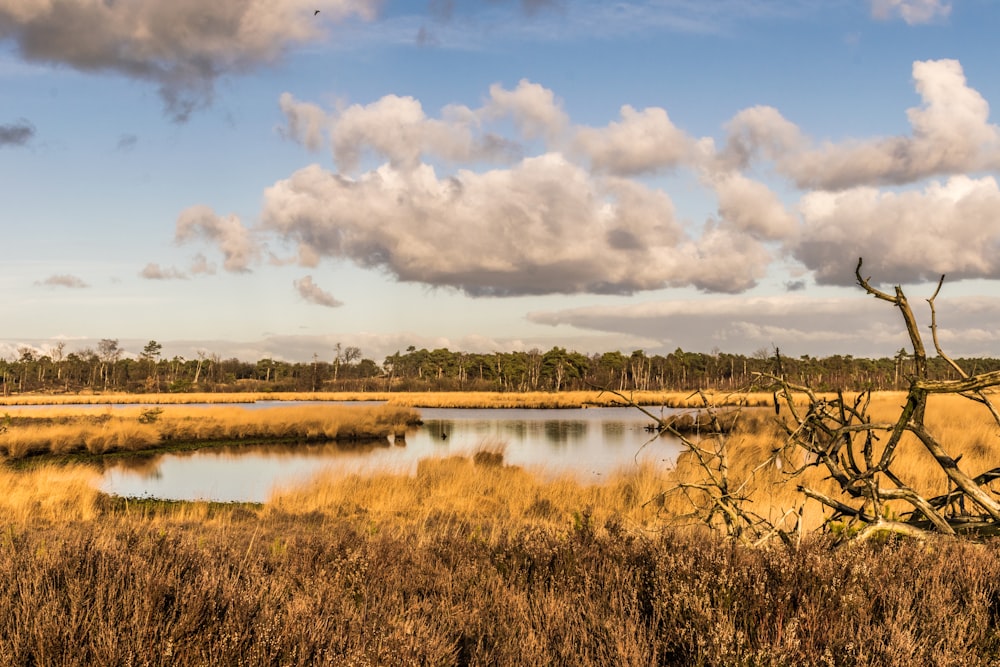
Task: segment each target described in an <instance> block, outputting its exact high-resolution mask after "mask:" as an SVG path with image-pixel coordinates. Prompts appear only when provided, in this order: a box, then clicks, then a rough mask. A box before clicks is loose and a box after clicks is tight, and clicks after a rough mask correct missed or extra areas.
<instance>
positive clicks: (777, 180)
mask: <svg viewBox="0 0 1000 667" xmlns="http://www.w3.org/2000/svg"><path fill="white" fill-rule="evenodd" d="M317 9H318V10H320V11H319V14H316V13H315V11H316V10H317ZM998 24H1000V11H997V9H996V7H995V5H994V3H993V2H992V1H991V0H950V1H948V0H850V1H849V0H824V1H819V0H660V1H655V0H647V1H645V2H639V1H631V2H628V1H622V2H597V1H591V0H580V1H571V0H429V1H428V0H408V1H405V2H404V1H402V0H385V1H384V2H371V1H368V0H310V1H309V2H305V1H304V0H219V1H217V2H214V3H203V2H200V1H194V0H190V1H187V0H184V1H179V0H116V1H108V2H92V1H91V0H0V196H2V201H3V206H2V207H0V232H2V239H3V249H4V253H3V260H2V262H0V313H3V315H4V317H3V320H2V322H3V326H2V329H0V356H5V357H7V358H11V357H14V356H16V355H17V350H18V348H20V347H22V346H29V347H32V348H34V349H37V350H39V351H41V352H45V351H47V350H48V349H50V348H51V347H52V346H54V345H55V344H56V343H57V342H59V341H65V343H66V349H67V351H73V350H78V349H83V348H86V347H88V346H93V345H95V344H96V341H97V340H99V339H101V338H116V339H119V341H120V343H121V345H122V347H123V348H124V349H126V350H127V351H128V352H131V353H133V354H135V353H138V352H139V351H140V350H141V348H142V346H143V345H144V344H145V342H146V341H148V340H151V339H155V340H158V341H160V342H161V343H162V344H163V345H164V353H165V354H166V355H167V356H173V355H175V354H178V355H182V356H186V357H192V356H194V355H195V354H197V353H198V352H199V351H201V352H206V353H210V354H219V355H221V356H223V357H230V356H237V357H240V358H243V359H247V360H254V359H258V358H262V357H267V356H273V357H278V358H283V359H287V360H308V359H311V358H312V356H313V354H318V355H319V356H320V358H326V357H332V354H333V352H332V350H333V348H334V346H335V344H336V343H338V342H340V343H342V344H344V345H357V346H358V347H360V348H361V350H362V352H363V353H364V355H365V356H368V357H371V358H374V359H376V360H377V361H381V360H382V359H383V358H384V357H385V356H386V355H388V354H391V353H393V352H395V351H396V350H405V349H406V348H407V347H408V346H410V345H415V346H417V347H418V348H419V347H428V348H435V347H449V348H451V349H461V350H469V351H481V352H489V351H494V350H519V349H531V348H536V347H537V348H540V349H548V348H549V347H552V346H553V345H559V346H563V347H567V348H571V349H575V350H578V351H580V352H585V353H591V352H598V351H607V350H614V349H620V350H622V351H624V352H626V353H627V352H630V351H632V350H634V349H644V350H646V351H647V352H651V353H653V352H655V353H665V352H669V351H672V350H674V349H676V348H678V347H681V348H683V349H685V350H689V351H702V352H710V351H712V350H713V349H719V350H722V351H726V352H740V353H745V354H750V353H753V352H755V351H758V350H761V349H771V348H773V347H774V346H778V347H780V348H781V349H782V351H783V352H784V353H786V354H791V355H794V356H798V355H802V354H810V355H827V354H835V353H839V354H853V355H855V356H879V355H891V354H893V353H894V352H895V351H896V350H898V349H899V348H900V347H902V346H903V345H904V344H905V343H906V339H905V337H904V336H903V335H902V327H901V326H900V323H899V321H898V320H897V318H898V314H897V313H895V312H893V311H892V309H891V308H889V307H887V306H886V305H885V304H883V303H879V302H876V301H875V300H873V299H871V298H870V297H866V296H865V295H864V294H863V293H862V292H861V290H860V289H859V288H857V287H856V286H853V284H852V281H853V271H854V266H855V263H856V261H857V257H859V256H862V255H863V256H864V257H865V273H866V275H870V276H872V278H873V280H874V281H875V282H882V283H883V284H895V283H902V284H903V285H904V286H905V287H906V289H907V293H908V294H909V295H910V297H911V301H913V302H914V304H915V308H916V310H917V312H918V316H919V317H920V318H921V319H922V322H923V323H924V324H926V323H927V320H928V317H927V312H926V308H925V304H924V302H923V299H924V298H926V297H927V296H929V295H930V294H931V293H932V292H933V288H934V282H935V281H936V279H937V277H938V276H939V275H941V274H947V276H948V278H947V281H946V283H945V288H944V289H943V291H942V294H941V296H940V297H939V298H938V301H937V304H936V305H937V306H938V315H939V320H940V323H941V340H942V343H943V345H944V346H945V349H946V351H948V352H949V353H950V354H952V355H953V356H962V355H991V356H996V355H998V354H1000V346H998V344H997V339H998V336H997V331H998V326H1000V290H998V283H997V280H998V279H1000V188H998V186H997V182H996V177H997V171H998V168H1000V128H998V126H997V125H996V119H995V117H994V114H993V113H992V111H991V106H992V105H993V104H995V103H1000V79H998V78H997V77H996V75H995V66H996V56H997V55H998V49H997V47H996V46H995V34H996V33H997V29H998V28H1000V25H998Z"/></svg>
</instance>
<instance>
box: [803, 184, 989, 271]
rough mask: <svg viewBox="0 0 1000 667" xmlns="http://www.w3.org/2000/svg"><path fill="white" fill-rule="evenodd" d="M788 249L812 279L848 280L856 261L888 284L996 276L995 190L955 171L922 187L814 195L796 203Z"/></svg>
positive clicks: (857, 189) (861, 189)
mask: <svg viewBox="0 0 1000 667" xmlns="http://www.w3.org/2000/svg"><path fill="white" fill-rule="evenodd" d="M801 209H802V218H803V223H804V224H803V229H802V236H801V239H800V240H799V242H798V243H797V244H796V246H795V248H794V254H795V256H796V258H797V259H799V260H800V261H801V262H802V263H803V264H805V265H806V266H808V267H809V268H811V269H812V270H813V272H814V274H815V277H816V280H817V282H820V283H833V284H841V285H846V284H851V283H853V281H854V275H853V270H854V265H855V264H856V263H857V258H858V257H860V256H863V257H864V258H865V271H866V272H869V273H871V275H872V276H874V277H875V278H876V279H878V280H880V281H884V282H891V283H906V282H914V281H920V280H935V279H937V278H938V277H939V276H940V275H941V274H948V276H949V277H951V278H952V279H962V278H971V277H981V278H1000V218H998V216H997V211H998V210H1000V189H998V187H997V182H996V180H995V179H994V178H993V177H991V176H987V177H983V178H980V179H973V178H970V177H968V176H953V177H952V178H950V179H948V181H946V182H944V183H939V182H932V183H930V184H928V185H927V186H926V187H925V188H924V189H923V190H916V191H905V192H883V191H879V190H877V189H875V188H868V187H866V188H853V189H850V190H845V191H842V192H836V193H831V192H814V193H810V194H807V195H806V196H805V197H803V199H802V203H801Z"/></svg>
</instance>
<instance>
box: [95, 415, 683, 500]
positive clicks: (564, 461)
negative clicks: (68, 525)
mask: <svg viewBox="0 0 1000 667" xmlns="http://www.w3.org/2000/svg"><path fill="white" fill-rule="evenodd" d="M420 414H421V416H422V418H423V421H424V424H423V426H420V427H418V428H416V429H412V430H410V431H409V432H408V433H407V435H406V439H405V444H402V443H398V442H397V443H395V444H391V445H361V446H348V447H341V446H337V445H299V446H294V447H290V446H267V445H261V446H246V447H233V448H207V449H203V450H198V451H194V452H180V453H170V454H164V455H162V456H157V457H155V458H145V459H136V460H132V461H120V462H116V463H115V464H113V467H111V468H109V469H108V470H106V471H105V473H104V479H103V482H102V485H101V489H102V490H103V491H105V492H107V493H112V494H117V495H121V496H129V497H154V498H169V499H176V500H216V501H222V502H232V501H247V502H264V501H266V500H267V498H268V496H269V495H270V493H271V492H272V490H273V489H275V488H278V487H288V486H293V485H295V484H299V483H302V482H304V481H307V480H308V479H309V478H310V477H312V476H314V475H316V474H317V473H319V472H321V471H326V470H333V471H336V472H337V473H342V474H345V475H347V474H352V473H358V474H375V473H380V472H398V473H405V474H413V473H414V472H415V471H416V468H417V462H418V461H419V460H421V459H425V458H429V457H444V456H453V455H468V456H471V455H472V454H473V453H475V452H476V451H477V450H478V449H480V448H483V447H484V446H485V447H487V448H490V449H492V448H494V446H496V445H498V444H502V447H503V452H504V461H505V462H506V463H507V464H510V465H518V466H522V467H525V468H528V469H532V470H537V471H539V472H541V473H543V474H547V475H560V474H572V475H574V476H576V477H577V478H578V479H580V480H581V481H585V482H593V481H600V480H601V479H602V478H605V477H607V476H608V475H610V474H613V473H615V472H616V471H621V470H627V469H628V468H630V467H635V466H636V465H637V464H638V463H642V462H653V463H658V464H663V465H666V464H668V463H670V462H672V461H673V460H674V458H675V457H676V455H677V453H678V451H679V443H678V442H677V441H676V440H674V439H672V438H670V437H653V436H652V435H651V434H650V433H648V432H647V431H646V430H645V428H644V427H645V426H646V425H647V424H648V423H649V419H648V418H646V417H645V416H644V415H642V414H641V413H639V412H638V411H636V410H632V409H629V408H590V409H585V410H580V409H566V410H562V409H560V410H536V409H437V408H434V409H431V408H421V409H420ZM651 438H652V440H651Z"/></svg>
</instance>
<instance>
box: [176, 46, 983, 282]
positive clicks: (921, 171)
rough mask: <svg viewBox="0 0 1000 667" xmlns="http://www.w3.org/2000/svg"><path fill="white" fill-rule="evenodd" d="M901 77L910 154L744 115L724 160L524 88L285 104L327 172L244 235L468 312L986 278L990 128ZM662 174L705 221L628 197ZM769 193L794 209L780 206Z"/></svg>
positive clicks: (951, 71)
mask: <svg viewBox="0 0 1000 667" xmlns="http://www.w3.org/2000/svg"><path fill="white" fill-rule="evenodd" d="M913 77H914V81H915V84H916V90H917V92H918V93H919V94H920V96H921V98H922V103H921V104H920V105H919V106H917V107H914V108H912V109H909V111H908V112H907V115H908V119H909V124H910V127H911V129H912V132H911V134H910V135H909V136H899V137H891V138H885V137H875V138H869V139H857V140H848V141H843V142H840V143H831V142H827V143H819V142H817V141H816V140H814V139H813V138H811V137H808V136H806V135H805V133H804V132H802V130H801V129H800V128H799V127H797V126H796V125H795V124H794V123H792V122H791V121H789V120H787V119H785V118H784V117H783V116H782V114H781V113H780V112H779V111H778V110H777V109H775V108H773V107H766V106H757V107H751V108H748V109H744V110H742V111H739V112H738V113H736V114H735V115H734V116H733V118H732V120H731V121H730V122H729V123H728V124H727V125H726V127H725V137H724V141H723V142H722V143H721V148H717V147H716V143H715V140H714V139H713V138H711V137H700V138H699V137H694V136H691V135H689V134H687V133H686V132H685V131H684V130H682V129H680V128H678V127H677V126H676V125H674V123H673V122H672V121H671V119H670V116H669V115H668V113H667V112H666V110H664V109H661V108H658V107H648V108H645V109H642V110H637V109H634V108H632V107H630V106H624V107H622V108H621V112H620V117H619V119H617V120H615V121H613V122H610V123H608V124H607V125H604V126H594V127H588V126H582V125H574V124H572V123H571V122H570V119H569V116H568V114H567V113H566V112H565V110H564V109H563V108H562V104H561V102H559V100H558V98H557V97H556V95H555V94H554V92H553V91H551V90H548V89H546V88H544V87H542V86H540V85H539V84H536V83H533V82H530V81H526V80H522V81H521V82H519V83H518V85H517V86H516V87H515V88H514V89H513V90H508V89H504V88H503V87H502V86H500V85H494V86H492V87H491V88H490V91H489V95H488V96H487V97H486V99H485V100H484V101H483V103H482V105H481V106H479V107H478V108H472V107H467V106H463V105H457V104H456V105H451V106H447V107H445V108H443V109H442V110H441V112H440V113H439V114H438V115H437V116H436V117H434V116H430V115H428V114H427V113H425V111H424V109H423V106H422V105H421V103H420V101H419V100H417V99H414V98H410V97H401V96H395V95H387V96H384V97H382V98H381V99H378V100H376V101H375V102H372V103H370V104H366V105H362V104H355V105H351V106H348V107H346V108H340V109H334V110H330V111H326V110H324V109H322V108H320V107H318V106H316V105H312V104H310V103H308V102H303V101H299V100H296V99H295V98H294V97H292V96H291V95H289V94H286V95H283V96H282V97H281V100H280V103H281V106H282V109H283V110H284V111H285V115H286V118H287V128H285V129H284V130H283V132H284V133H285V135H286V136H288V137H289V138H291V139H294V140H296V141H299V142H301V143H302V144H304V145H305V146H306V147H308V148H310V149H316V148H320V147H323V146H326V147H327V148H328V149H329V150H330V151H331V152H332V154H333V156H334V158H335V163H336V168H335V169H333V170H330V169H325V168H323V167H321V166H319V165H312V166H309V167H306V168H303V169H300V170H298V171H296V172H295V173H293V174H292V175H291V176H289V177H288V178H286V179H283V180H280V181H278V182H277V183H275V184H274V185H273V186H272V187H270V188H268V189H267V190H266V192H265V194H264V204H263V209H262V211H261V215H260V219H259V225H258V227H256V228H255V233H257V234H260V235H262V236H267V237H268V238H273V239H276V240H277V241H278V242H280V243H281V244H282V245H286V246H288V247H291V248H295V250H294V255H295V256H296V259H295V260H291V259H288V260H285V261H286V262H288V261H297V262H298V263H299V264H300V265H301V266H307V267H314V266H317V265H319V263H320V262H322V261H326V260H334V261H336V260H347V261H350V262H352V263H355V264H357V265H359V266H361V267H366V268H374V269H379V270H384V271H385V272H387V273H388V274H389V275H392V276H394V277H395V278H396V279H398V280H400V281H406V282H419V283H422V284H426V285H430V286H441V287H451V288H456V289H459V290H461V291H464V292H465V293H467V294H469V295H473V296H513V295H529V294H572V293H596V294H629V293H634V292H639V291H644V290H654V289H661V288H665V287H695V288H697V289H700V290H703V291H707V292H728V293H735V292H740V291H745V290H747V289H750V288H752V287H753V286H754V285H756V284H757V283H758V282H759V281H760V280H761V279H762V277H763V276H764V275H765V274H766V271H767V269H768V267H769V266H770V265H771V264H772V262H773V261H774V260H775V259H776V258H781V259H787V258H792V259H794V260H796V261H797V262H798V263H799V264H798V265H796V266H795V267H793V268H794V269H795V270H799V269H803V268H804V271H803V272H802V273H804V272H805V271H811V272H812V273H813V274H814V275H813V276H812V279H813V280H814V281H815V282H818V283H836V284H850V283H852V282H853V268H854V265H855V263H856V261H857V257H858V256H865V257H869V258H871V259H870V264H869V265H870V266H871V267H872V269H873V271H874V272H875V273H877V274H878V278H879V279H880V280H886V281H898V282H910V281H915V280H922V279H927V278H933V277H936V276H937V275H940V274H941V273H948V274H949V275H951V276H953V277H954V278H971V277H997V276H998V269H997V267H998V264H1000V260H995V259H994V257H1000V252H996V251H997V250H1000V248H998V247H997V245H998V243H1000V229H998V228H997V223H996V222H994V221H993V220H992V219H991V218H990V211H993V210H1000V201H997V193H996V190H997V185H996V182H995V181H994V180H993V179H992V178H980V179H976V178H973V177H970V176H965V175H963V174H964V173H965V172H975V171H977V170H979V171H988V170H991V169H994V168H998V167H1000V129H998V128H997V126H995V125H993V124H991V123H990V122H989V106H988V104H987V103H986V101H985V100H984V98H983V97H982V96H981V95H980V94H979V93H978V92H977V91H976V90H974V89H972V88H971V87H969V86H968V84H967V83H966V81H965V77H964V74H963V72H962V68H961V65H960V64H959V63H958V62H956V61H951V60H942V61H926V62H916V63H914V65H913ZM497 126H499V127H500V128H502V129H505V130H506V131H507V132H508V134H510V133H512V134H513V136H514V137H515V138H514V139H507V138H505V137H503V136H499V135H497V134H494V133H493V132H494V131H499V130H498V127H497ZM512 126H513V130H511V127H512ZM529 152H530V153H533V154H530V155H528V156H527V157H523V156H521V155H518V154H523V153H529ZM487 159H495V160H497V161H499V162H500V163H501V164H500V165H499V166H494V167H491V168H488V167H486V166H484V161H485V160H487ZM379 161H381V162H382V164H381V166H378V167H374V168H373V167H372V165H373V164H377V163H378V162H379ZM769 166H771V167H773V170H769V169H768V167H769ZM666 169H669V170H672V171H675V172H678V173H679V174H680V175H681V177H682V178H683V177H684V176H691V175H693V176H695V177H696V178H697V180H698V182H699V183H700V185H701V186H702V188H704V191H705V192H707V193H708V194H709V195H711V196H714V198H715V201H716V203H717V207H716V210H715V214H714V215H706V216H704V217H703V218H701V219H698V218H697V217H695V218H691V217H687V216H684V217H682V216H678V215H677V214H676V213H675V210H674V200H673V199H672V198H671V196H670V194H668V192H667V191H666V190H664V189H659V188H657V187H654V186H653V185H652V184H651V181H649V180H645V179H644V180H639V179H638V177H640V176H642V177H647V178H648V177H649V176H650V175H653V174H657V173H658V172H660V171H662V170H666ZM775 176H778V177H783V178H785V179H787V180H788V181H789V182H790V185H791V186H792V189H791V191H790V192H782V194H781V195H780V196H779V192H781V190H782V188H781V186H782V185H784V184H782V183H780V181H776V180H775ZM939 176H945V177H947V176H951V178H950V179H948V180H946V181H942V182H935V181H932V180H930V179H932V178H934V177H939ZM913 184H920V187H921V188H922V189H916V188H915V187H914V185H913ZM887 185H891V186H893V188H892V189H891V190H887V189H883V186H887ZM907 186H908V187H907ZM796 198H798V202H796V201H795V199H796ZM788 202H791V203H788ZM195 237H198V238H202V239H204V240H209V241H213V242H215V243H217V244H218V245H219V246H220V247H221V248H222V250H223V253H224V255H225V257H226V260H225V267H226V269H227V270H230V271H233V270H247V269H248V267H249V265H250V264H251V263H252V262H253V261H255V260H256V259H257V258H258V255H259V250H258V247H257V244H256V243H255V241H254V237H252V236H251V234H250V232H249V231H248V230H247V229H246V228H244V227H243V225H242V224H241V222H240V221H239V219H238V218H236V217H235V216H229V217H226V218H222V217H219V216H217V215H216V214H215V213H214V212H212V210H211V209H208V208H207V207H193V208H192V209H189V210H188V211H185V212H184V213H183V214H182V215H181V217H180V219H179V220H178V224H177V238H178V240H182V241H183V240H190V239H192V238H195ZM802 273H798V274H796V277H800V276H801V275H802ZM800 284H805V283H800ZM794 287H795V285H794V284H789V289H793V288H794Z"/></svg>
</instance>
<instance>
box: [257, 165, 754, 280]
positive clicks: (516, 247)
mask: <svg viewBox="0 0 1000 667" xmlns="http://www.w3.org/2000/svg"><path fill="white" fill-rule="evenodd" d="M262 226H263V227H264V228H265V229H266V230H269V231H271V232H273V233H275V234H277V235H278V236H279V237H281V238H283V239H284V240H286V241H289V242H291V243H294V244H297V245H304V246H307V248H308V251H309V252H308V253H307V254H309V255H316V256H321V257H328V258H347V259H351V260H353V261H354V262H356V263H357V264H359V265H361V266H365V267H373V268H383V269H386V270H388V271H390V272H391V273H392V274H394V275H395V276H397V277H398V278H399V279H400V280H403V281H414V282H422V283H426V284H429V285H439V286H450V287H456V288H459V289H461V290H463V291H465V292H467V293H468V294H471V295H476V296H487V295H516V294H550V293H575V292H596V293H630V292H634V291H637V290H646V289H655V288H658V287H663V286H665V285H688V284H692V283H693V284H698V285H704V286H705V287H706V288H710V289H722V290H726V291H737V290H740V289H745V288H746V287H747V286H749V285H752V284H753V281H754V278H755V277H757V276H758V275H759V273H760V271H761V269H762V266H761V264H760V262H761V260H762V259H763V256H762V253H761V251H760V249H759V247H757V246H756V245H755V244H753V243H747V242H744V241H745V240H744V239H740V240H739V241H738V242H732V243H731V242H727V241H726V240H725V239H723V238H722V237H721V235H720V234H716V233H714V232H713V233H711V234H708V235H706V236H705V238H703V239H701V240H697V239H695V240H690V239H687V238H686V236H685V235H684V233H683V231H682V230H681V228H680V227H679V226H678V224H677V222H676V221H675V220H674V217H673V205H672V203H671V202H670V199H669V198H668V197H667V196H666V195H665V194H663V193H662V192H659V191H656V190H651V189H649V188H646V187H645V186H642V185H640V184H638V183H634V182H628V181H623V180H619V179H594V178H592V177H591V176H590V175H589V174H588V173H587V172H586V171H584V170H583V169H581V168H579V167H577V166H575V165H573V164H571V163H570V162H568V161H567V160H566V159H565V158H564V157H562V156H561V155H558V154H548V155H542V156H539V157H535V158H528V159H525V160H523V161H522V162H520V163H519V164H517V165H515V166H514V167H513V168H511V169H509V170H494V171H488V172H484V173H475V172H471V171H465V170H460V171H458V172H457V173H456V174H455V175H453V176H451V177H450V178H446V179H439V178H438V177H437V175H436V174H435V172H434V170H433V169H432V168H431V167H429V166H427V165H423V166H421V167H419V168H417V169H414V170H413V171H398V170H396V169H394V168H392V167H391V166H389V165H383V166H382V167H380V168H379V169H377V170H375V171H373V172H368V173H366V174H363V175H362V176H361V177H360V178H358V179H356V180H354V179H347V178H345V177H343V176H341V175H338V174H334V173H330V172H328V171H325V170H323V169H322V168H320V167H318V166H316V165H313V166H311V167H306V168H305V169H301V170H299V171H298V172H296V173H295V174H293V175H292V176H291V177H290V178H289V179H286V180H284V181H280V182H278V183H277V184H275V185H274V186H272V187H271V188H268V190H267V191H266V193H265V204H264V211H263V214H262Z"/></svg>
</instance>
